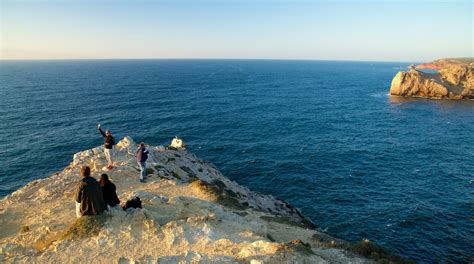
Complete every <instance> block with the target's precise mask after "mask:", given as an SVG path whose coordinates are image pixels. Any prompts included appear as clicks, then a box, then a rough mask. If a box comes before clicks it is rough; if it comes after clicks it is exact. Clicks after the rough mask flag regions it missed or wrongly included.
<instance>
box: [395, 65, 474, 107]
mask: <svg viewBox="0 0 474 264" xmlns="http://www.w3.org/2000/svg"><path fill="white" fill-rule="evenodd" d="M423 70H434V71H436V72H435V73H428V72H424V71H423ZM390 94H391V95H396V96H405V97H423V98H431V99H474V58H458V59H439V60H435V61H433V62H429V63H423V64H420V65H418V66H416V67H415V66H414V65H410V67H409V70H408V71H401V72H398V73H397V75H395V77H394V78H393V80H392V85H391V87H390Z"/></svg>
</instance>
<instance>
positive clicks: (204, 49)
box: [0, 0, 474, 61]
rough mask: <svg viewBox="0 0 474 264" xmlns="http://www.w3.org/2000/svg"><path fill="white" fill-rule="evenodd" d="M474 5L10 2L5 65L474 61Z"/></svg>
mask: <svg viewBox="0 0 474 264" xmlns="http://www.w3.org/2000/svg"><path fill="white" fill-rule="evenodd" d="M473 9H474V1H472V0H451V1H449V0H447V1H440V0H431V1H430V0H411V1H409V0H398V1H396V0H378V1H376V0H360V1H357V0H353V1H350V0H335V1H330V0H313V1H309V0H307V1H298V0H295V1H283V0H273V1H271V0H240V1H239V0H221V1H217V0H214V1H211V0H174V1H160V0H156V1H152V0H135V1H132V0H130V1H125V0H96V1H91V0H77V1H73V0H51V1H46V0H0V59H127V58H131V59H133V58H136V59H141V58H215V59H219V58H227V59H305V60H363V61H428V60H434V59H437V58H446V57H474V54H473V52H474V48H473V44H474V36H473V24H474V22H473Z"/></svg>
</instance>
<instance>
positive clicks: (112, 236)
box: [0, 137, 370, 263]
mask: <svg viewBox="0 0 474 264" xmlns="http://www.w3.org/2000/svg"><path fill="white" fill-rule="evenodd" d="M181 146H182V145H181ZM135 149H136V145H135V142H134V141H133V140H132V139H131V138H129V137H126V138H125V139H122V140H121V141H120V142H119V143H118V144H117V147H116V148H115V150H114V161H115V165H116V166H115V167H114V169H113V170H112V171H107V174H108V175H109V177H110V179H111V180H112V181H113V182H114V183H115V185H116V186H117V193H118V196H119V198H120V200H121V201H122V202H123V201H126V200H127V199H129V198H131V197H134V196H139V197H140V199H141V200H142V206H143V209H128V210H127V211H123V210H122V209H121V208H120V207H118V208H109V210H108V211H107V212H105V213H104V214H102V215H101V216H100V219H99V220H96V221H89V222H87V221H76V218H75V210H74V208H75V202H74V200H73V196H74V191H75V187H76V183H77V182H78V181H79V180H80V177H79V170H80V168H81V167H82V166H84V165H93V166H92V167H91V169H92V176H93V177H96V178H98V177H99V175H100V174H101V173H103V172H104V171H102V169H101V168H102V167H104V166H105V165H106V164H107V162H106V160H105V157H104V155H103V147H96V148H93V149H91V150H85V151H82V152H79V153H77V154H75V155H74V158H73V161H72V162H71V164H70V165H69V166H68V167H67V168H65V169H64V170H63V171H62V172H60V173H57V174H54V175H52V176H50V177H48V178H45V179H40V180H36V181H34V182H31V183H30V184H28V185H26V186H25V187H23V188H21V189H19V190H18V191H16V192H14V193H12V194H11V195H8V196H7V197H5V198H3V199H2V200H0V226H1V227H2V228H1V229H0V262H2V263H249V262H251V263H370V261H369V260H367V259H365V258H363V257H360V256H356V255H354V254H352V253H349V252H347V251H346V250H344V249H340V248H333V247H331V246H327V245H324V244H321V242H320V241H318V240H316V239H314V237H320V236H321V234H322V233H321V232H319V231H317V230H316V229H314V228H312V224H311V222H309V221H308V220H307V219H306V218H305V217H304V216H303V215H302V214H301V213H300V212H299V210H298V209H297V208H295V207H293V206H291V205H290V204H288V203H287V202H285V201H283V200H281V199H277V198H274V197H273V196H271V195H263V194H259V193H256V192H253V191H251V190H249V189H248V188H246V187H244V186H241V185H239V184H237V183H236V182H233V181H231V180H229V179H227V178H226V177H224V176H223V175H222V174H221V172H220V171H219V170H218V169H217V168H216V167H215V166H213V165H212V164H210V163H208V162H205V161H203V160H201V159H199V158H197V157H196V156H195V155H193V154H192V153H190V152H188V151H186V150H184V149H182V148H176V149H175V148H168V149H165V148H162V147H161V148H157V147H153V146H150V147H149V148H148V149H149V151H150V154H149V160H148V162H147V163H148V170H149V172H148V176H147V182H146V183H140V182H139V180H138V179H139V171H138V166H137V164H136V161H135V158H134V155H133V153H134V151H135ZM82 219H87V218H82ZM81 223H82V224H81ZM84 223H87V224H84ZM71 230H76V231H77V230H79V231H81V232H80V233H79V234H80V235H78V234H77V233H75V232H72V231H71ZM88 230H93V232H88ZM326 236H327V235H326ZM296 240H298V241H301V243H300V244H301V245H303V246H304V247H303V246H300V245H299V244H298V245H296V246H291V247H290V246H287V245H289V244H288V243H290V242H291V241H296ZM285 245H286V246H285ZM300 249H301V250H300Z"/></svg>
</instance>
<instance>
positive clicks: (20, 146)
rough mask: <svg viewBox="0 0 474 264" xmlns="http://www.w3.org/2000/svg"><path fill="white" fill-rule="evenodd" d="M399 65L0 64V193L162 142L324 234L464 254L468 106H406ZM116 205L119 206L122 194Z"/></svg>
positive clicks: (471, 149)
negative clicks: (108, 143)
mask: <svg viewBox="0 0 474 264" xmlns="http://www.w3.org/2000/svg"><path fill="white" fill-rule="evenodd" d="M409 64H410V63H391V62H341V61H279V60H71V61H1V62H0V165H1V170H0V182H1V184H0V195H1V196H5V195H8V194H9V193H11V192H13V191H15V190H16V189H18V188H20V187H21V186H23V185H25V184H26V183H28V182H30V181H31V180H34V179H38V178H43V177H47V176H49V175H51V174H52V173H54V172H56V171H60V170H62V168H64V167H65V166H66V165H68V164H69V162H71V160H72V155H73V154H74V153H76V152H78V151H81V150H84V149H88V148H92V147H95V146H98V145H100V144H101V143H102V137H101V136H100V135H99V133H98V132H97V129H96V125H97V123H101V124H102V126H103V127H104V128H107V129H110V130H111V131H112V133H113V134H114V136H115V137H116V138H122V137H124V136H127V135H129V136H131V137H132V138H133V139H134V140H135V141H137V142H140V141H144V142H146V143H149V144H152V145H167V144H169V142H170V140H171V138H172V137H174V136H179V137H181V138H183V139H184V141H185V142H186V143H187V145H188V149H189V150H190V151H191V152H193V153H195V154H196V155H197V156H199V157H201V158H203V159H205V160H207V161H210V162H212V163H214V164H215V165H216V166H217V167H218V168H219V169H220V170H221V171H222V173H223V174H224V175H225V176H227V177H228V178H230V179H232V180H234V181H237V182H238V183H240V184H242V185H245V186H248V187H249V188H251V189H252V190H255V191H259V192H262V193H267V194H272V195H274V196H277V197H281V198H283V199H285V200H287V201H288V202H290V203H292V204H294V205H295V206H297V207H298V208H300V209H301V211H302V212H303V214H304V215H306V216H308V217H309V218H310V219H311V220H312V221H313V222H314V223H315V224H317V225H318V226H319V228H321V229H322V230H324V231H325V232H327V233H329V234H331V235H334V236H336V237H339V238H342V239H346V240H350V241H357V240H361V239H369V240H371V241H374V242H376V243H378V244H380V245H382V246H383V247H385V248H387V249H389V250H391V251H393V252H394V253H397V254H400V255H402V256H405V257H408V258H411V259H414V260H417V261H419V262H421V263H432V262H453V263H462V262H468V261H472V256H474V192H473V190H474V136H473V131H474V101H472V100H471V101H447V100H427V99H404V98H397V97H391V96H389V95H388V91H389V88H390V82H391V79H392V78H393V76H394V75H395V74H396V73H397V72H398V71H400V70H404V69H406V67H407V66H408V65H409ZM118 191H119V194H120V190H118Z"/></svg>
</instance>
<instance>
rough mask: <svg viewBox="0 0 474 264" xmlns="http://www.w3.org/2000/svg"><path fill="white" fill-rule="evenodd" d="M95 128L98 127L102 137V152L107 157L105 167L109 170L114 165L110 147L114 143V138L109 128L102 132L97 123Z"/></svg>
mask: <svg viewBox="0 0 474 264" xmlns="http://www.w3.org/2000/svg"><path fill="white" fill-rule="evenodd" d="M97 129H99V132H100V134H101V135H102V136H103V137H104V154H105V158H106V159H107V168H108V169H109V170H111V169H112V168H113V166H114V162H113V161H112V148H113V147H114V145H115V138H114V137H113V136H112V133H111V132H110V130H105V133H104V131H102V129H101V128H100V124H97Z"/></svg>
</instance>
